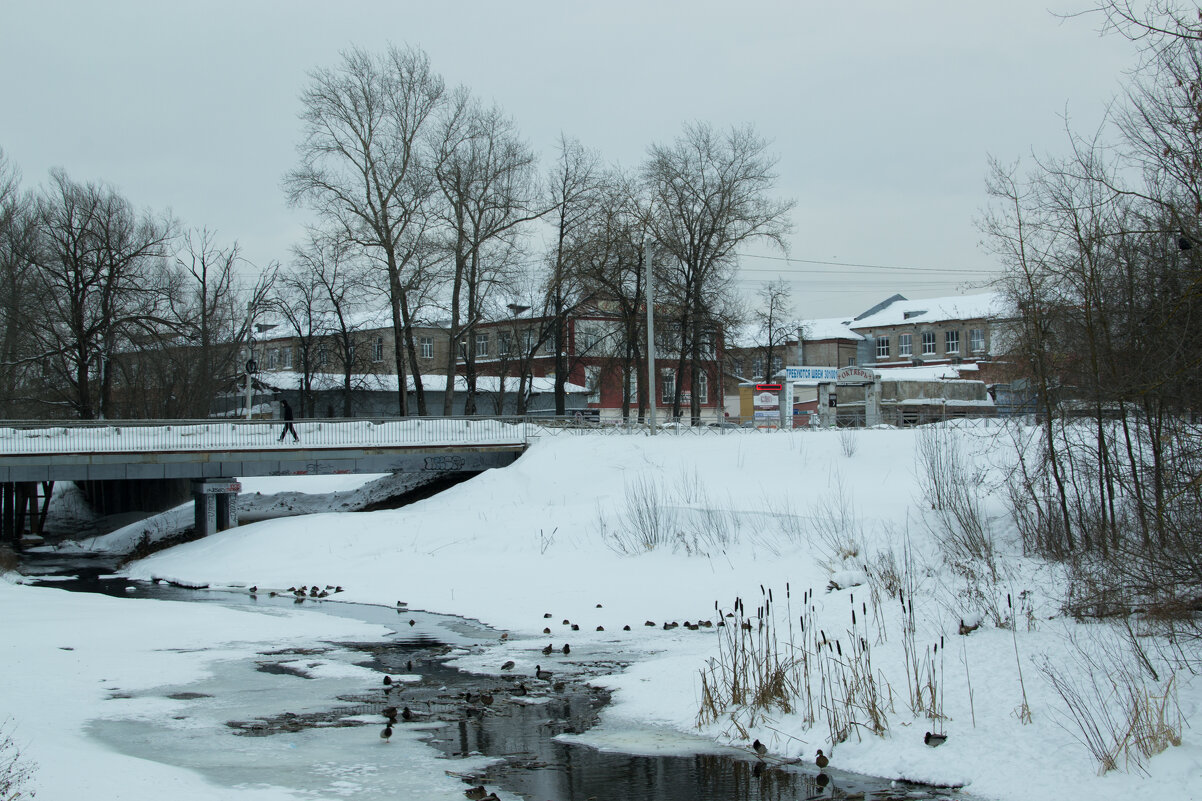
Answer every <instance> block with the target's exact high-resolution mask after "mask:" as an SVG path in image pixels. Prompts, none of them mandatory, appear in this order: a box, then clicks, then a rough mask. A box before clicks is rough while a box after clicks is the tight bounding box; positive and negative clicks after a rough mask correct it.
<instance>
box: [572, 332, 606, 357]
mask: <svg viewBox="0 0 1202 801" xmlns="http://www.w3.org/2000/svg"><path fill="white" fill-rule="evenodd" d="M600 342H601V337H600V336H599V335H598V334H597V332H596V331H594V330H593V329H592V328H585V327H584V326H581V327H579V328H577V329H576V352H577V353H592V352H593V351H595V350H596V349H597V345H598V344H599V343H600Z"/></svg>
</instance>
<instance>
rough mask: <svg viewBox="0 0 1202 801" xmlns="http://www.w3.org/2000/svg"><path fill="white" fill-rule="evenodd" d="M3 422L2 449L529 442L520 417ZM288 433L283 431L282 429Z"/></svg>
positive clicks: (7, 452) (20, 451)
mask: <svg viewBox="0 0 1202 801" xmlns="http://www.w3.org/2000/svg"><path fill="white" fill-rule="evenodd" d="M293 425H294V427H295V429H296V433H297V436H298V437H299V442H296V441H294V440H293V438H292V436H291V434H290V433H287V434H285V432H284V421H282V420H221V421H214V420H107V421H64V422H54V423H48V422H45V421H8V422H0V455H21V454H70V453H131V452H170V451H221V450H232V451H247V450H251V451H270V450H295V449H297V448H303V449H306V450H309V449H337V448H372V447H397V446H422V445H430V446H435V445H464V446H470V445H524V444H526V443H527V442H529V428H530V426H529V423H528V422H527V421H526V420H525V419H523V418H489V417H471V418H457V417H420V418H412V417H411V418H382V419H345V418H340V419H323V420H294V421H293ZM282 435H283V436H282Z"/></svg>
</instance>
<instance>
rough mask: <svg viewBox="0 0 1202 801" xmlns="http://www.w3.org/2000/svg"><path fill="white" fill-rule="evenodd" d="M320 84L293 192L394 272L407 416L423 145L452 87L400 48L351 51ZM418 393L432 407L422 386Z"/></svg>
mask: <svg viewBox="0 0 1202 801" xmlns="http://www.w3.org/2000/svg"><path fill="white" fill-rule="evenodd" d="M310 79H311V82H310V86H309V88H308V89H306V90H305V92H304V94H303V95H302V96H301V100H302V102H303V103H304V111H303V112H302V113H301V120H302V122H303V124H304V130H305V138H304V140H303V141H302V143H301V145H300V148H299V150H300V161H301V163H300V166H298V167H297V168H296V169H294V170H292V171H291V172H290V173H288V175H287V177H286V178H285V181H284V185H285V188H286V190H287V192H288V196H289V198H290V200H292V202H301V201H305V202H308V203H309V204H310V205H311V206H312V207H313V208H314V210H316V211H317V212H318V214H319V215H321V217H322V218H323V219H324V220H325V221H326V222H327V223H329V224H330V225H331V226H333V227H336V228H337V229H339V230H340V231H341V232H342V234H343V235H344V236H345V238H346V239H347V241H349V242H353V243H356V244H357V245H359V246H361V247H363V248H364V249H365V250H367V251H368V252H369V253H370V254H372V255H374V256H375V257H376V258H377V259H378V261H379V262H380V263H381V264H382V265H383V266H384V269H385V271H386V274H387V278H388V287H389V300H390V306H391V313H392V329H393V339H394V341H395V342H396V343H397V346H396V348H395V356H396V372H397V377H398V381H399V383H400V387H399V391H398V395H397V407H398V411H399V413H400V414H401V415H406V414H408V401H407V397H408V393H407V391H406V385H407V381H406V378H405V374H406V369H405V367H406V365H405V347H408V348H409V349H410V350H411V351H412V350H413V343H412V338H413V331H412V325H411V310H410V305H409V292H410V287H411V286H412V285H413V284H414V281H415V280H416V279H415V277H414V276H413V275H407V274H406V273H407V271H408V270H410V269H411V268H412V266H413V265H414V261H413V254H414V253H415V251H417V250H418V249H420V248H422V247H423V246H424V245H423V242H424V237H425V227H426V225H427V222H428V219H427V214H428V208H427V207H428V203H429V201H430V199H431V197H432V194H433V192H434V191H435V184H434V182H433V180H432V173H431V171H430V165H429V164H428V163H426V161H425V160H424V156H423V148H422V141H423V140H422V136H423V132H424V131H425V130H426V128H427V127H428V126H429V125H430V124H431V121H432V117H433V115H434V113H435V111H436V109H438V107H439V105H440V103H442V100H443V93H444V88H443V81H442V78H441V77H439V76H438V75H437V74H436V73H434V72H433V70H432V69H431V67H430V63H429V59H428V58H427V56H426V54H425V53H423V52H422V51H421V50H418V49H416V48H406V49H403V50H402V49H398V48H396V47H389V48H388V50H387V51H386V52H385V53H384V54H383V55H381V56H373V55H371V54H369V53H367V52H365V51H363V50H359V49H353V50H349V51H347V52H345V53H343V55H342V63H341V64H340V65H339V66H338V67H337V68H336V69H333V70H329V69H320V70H315V71H314V72H313V73H312V74H311V75H310ZM401 343H405V347H402V345H401ZM412 361H413V362H414V366H416V359H415V358H414V359H413V360H412ZM416 385H417V392H418V403H419V407H424V404H425V400H424V394H423V393H422V385H421V381H420V377H418V380H417V381H416ZM419 411H420V412H421V413H424V411H425V410H424V408H420V409H419Z"/></svg>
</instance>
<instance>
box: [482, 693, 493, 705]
mask: <svg viewBox="0 0 1202 801" xmlns="http://www.w3.org/2000/svg"><path fill="white" fill-rule="evenodd" d="M480 703H482V704H484V705H485V706H492V693H480Z"/></svg>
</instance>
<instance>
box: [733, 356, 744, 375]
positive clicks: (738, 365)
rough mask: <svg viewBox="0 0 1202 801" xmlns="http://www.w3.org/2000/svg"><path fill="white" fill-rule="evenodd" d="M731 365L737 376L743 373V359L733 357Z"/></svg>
mask: <svg viewBox="0 0 1202 801" xmlns="http://www.w3.org/2000/svg"><path fill="white" fill-rule="evenodd" d="M732 366H733V367H734V370H735V375H738V376H741V375H743V360H742V359H735V361H734V364H733V365H732Z"/></svg>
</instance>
